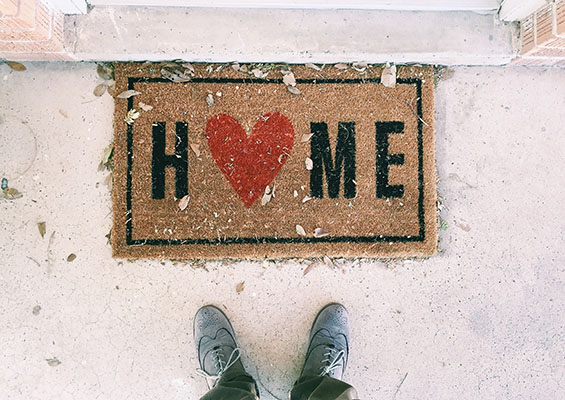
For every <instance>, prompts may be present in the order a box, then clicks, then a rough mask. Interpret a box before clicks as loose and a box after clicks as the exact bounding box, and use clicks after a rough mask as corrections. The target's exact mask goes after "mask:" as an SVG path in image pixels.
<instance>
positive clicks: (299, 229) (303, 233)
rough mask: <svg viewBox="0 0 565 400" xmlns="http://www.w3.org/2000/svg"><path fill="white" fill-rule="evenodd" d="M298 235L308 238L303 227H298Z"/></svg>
mask: <svg viewBox="0 0 565 400" xmlns="http://www.w3.org/2000/svg"><path fill="white" fill-rule="evenodd" d="M296 233H298V234H299V235H300V236H306V231H305V230H304V228H303V227H302V225H296Z"/></svg>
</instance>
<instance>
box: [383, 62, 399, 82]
mask: <svg viewBox="0 0 565 400" xmlns="http://www.w3.org/2000/svg"><path fill="white" fill-rule="evenodd" d="M381 83H382V84H383V86H386V87H389V88H393V87H395V86H396V65H390V64H388V63H387V65H386V66H385V67H384V68H383V72H382V73H381Z"/></svg>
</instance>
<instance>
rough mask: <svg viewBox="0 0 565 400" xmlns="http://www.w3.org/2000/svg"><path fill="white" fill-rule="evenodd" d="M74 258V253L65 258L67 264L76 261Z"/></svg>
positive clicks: (75, 256)
mask: <svg viewBox="0 0 565 400" xmlns="http://www.w3.org/2000/svg"><path fill="white" fill-rule="evenodd" d="M76 258H77V255H76V254H75V253H71V254H69V256H68V257H67V262H73V261H74V260H76Z"/></svg>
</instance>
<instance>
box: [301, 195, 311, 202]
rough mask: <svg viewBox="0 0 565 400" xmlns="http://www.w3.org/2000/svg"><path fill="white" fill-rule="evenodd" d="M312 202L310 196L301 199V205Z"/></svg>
mask: <svg viewBox="0 0 565 400" xmlns="http://www.w3.org/2000/svg"><path fill="white" fill-rule="evenodd" d="M310 200H312V197H310V196H304V198H303V199H302V203H306V202H307V201H310Z"/></svg>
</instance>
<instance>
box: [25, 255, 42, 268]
mask: <svg viewBox="0 0 565 400" xmlns="http://www.w3.org/2000/svg"><path fill="white" fill-rule="evenodd" d="M27 258H28V259H30V260H31V261H33V262H34V263H36V264H37V266H38V267H41V264H40V263H39V261H37V260H36V259H34V258H31V257H30V256H27Z"/></svg>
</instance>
